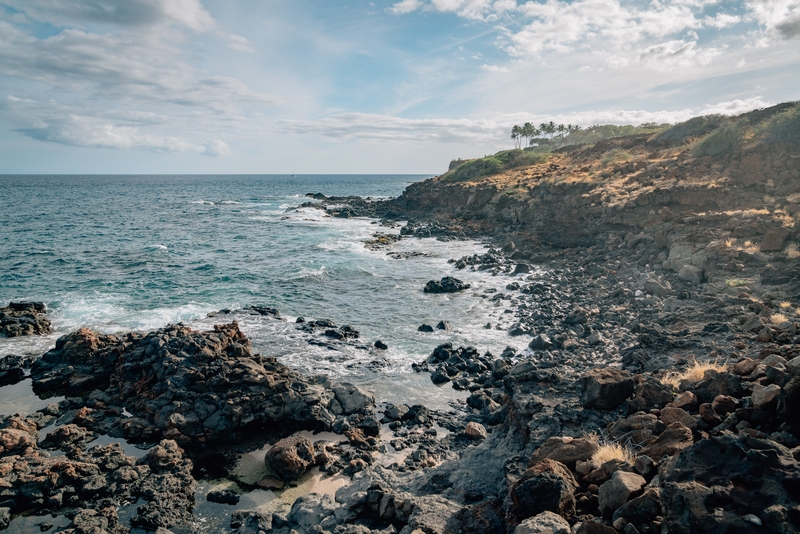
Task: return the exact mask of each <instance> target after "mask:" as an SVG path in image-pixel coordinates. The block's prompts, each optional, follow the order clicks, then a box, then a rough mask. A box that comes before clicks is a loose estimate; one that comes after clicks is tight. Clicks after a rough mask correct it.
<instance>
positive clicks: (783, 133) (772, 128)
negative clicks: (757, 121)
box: [758, 104, 800, 143]
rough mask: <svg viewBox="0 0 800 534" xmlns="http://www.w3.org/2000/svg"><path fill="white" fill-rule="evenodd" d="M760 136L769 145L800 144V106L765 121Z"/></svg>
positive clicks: (797, 105)
mask: <svg viewBox="0 0 800 534" xmlns="http://www.w3.org/2000/svg"><path fill="white" fill-rule="evenodd" d="M758 134H759V137H761V138H762V139H763V140H764V141H765V142H767V143H800V104H795V106H794V107H793V108H791V109H787V110H786V111H783V112H781V113H778V114H777V115H775V116H773V117H772V118H770V119H768V120H766V121H764V123H763V127H762V128H761V129H760V131H759V132H758Z"/></svg>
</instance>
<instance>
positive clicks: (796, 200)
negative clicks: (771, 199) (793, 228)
mask: <svg viewBox="0 0 800 534" xmlns="http://www.w3.org/2000/svg"><path fill="white" fill-rule="evenodd" d="M786 201H787V202H791V203H792V204H800V193H794V194H791V195H789V196H788V197H786Z"/></svg>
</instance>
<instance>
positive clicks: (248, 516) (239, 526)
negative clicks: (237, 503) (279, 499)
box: [230, 510, 272, 534]
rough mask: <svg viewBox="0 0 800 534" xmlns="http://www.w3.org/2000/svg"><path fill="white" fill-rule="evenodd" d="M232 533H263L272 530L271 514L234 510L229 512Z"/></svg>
mask: <svg viewBox="0 0 800 534" xmlns="http://www.w3.org/2000/svg"><path fill="white" fill-rule="evenodd" d="M230 526H231V528H232V529H234V534H263V533H267V532H271V531H272V514H270V513H265V514H264V513H260V512H254V511H250V510H236V511H235V512H233V513H232V514H231V525H230Z"/></svg>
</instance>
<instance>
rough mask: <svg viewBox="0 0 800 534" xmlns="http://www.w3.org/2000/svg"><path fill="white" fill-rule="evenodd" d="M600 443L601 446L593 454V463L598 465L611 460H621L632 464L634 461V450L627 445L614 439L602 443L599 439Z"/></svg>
mask: <svg viewBox="0 0 800 534" xmlns="http://www.w3.org/2000/svg"><path fill="white" fill-rule="evenodd" d="M598 445H599V446H600V448H599V449H598V450H597V452H595V453H594V454H593V455H592V463H594V464H596V465H603V464H604V463H606V462H609V461H611V460H618V461H620V462H628V463H631V464H632V463H633V461H634V458H635V456H634V454H633V451H631V449H630V448H628V447H627V446H625V445H622V444H620V443H617V442H614V441H606V442H604V443H600V442H599V439H598Z"/></svg>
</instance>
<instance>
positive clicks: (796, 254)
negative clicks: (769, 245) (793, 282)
mask: <svg viewBox="0 0 800 534" xmlns="http://www.w3.org/2000/svg"><path fill="white" fill-rule="evenodd" d="M785 250H786V257H787V258H789V259H791V260H794V259H797V258H800V250H797V243H789V244H788V245H787V246H786V249H785Z"/></svg>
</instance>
